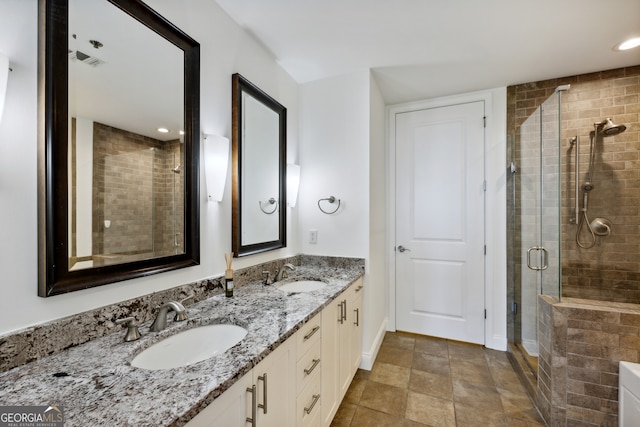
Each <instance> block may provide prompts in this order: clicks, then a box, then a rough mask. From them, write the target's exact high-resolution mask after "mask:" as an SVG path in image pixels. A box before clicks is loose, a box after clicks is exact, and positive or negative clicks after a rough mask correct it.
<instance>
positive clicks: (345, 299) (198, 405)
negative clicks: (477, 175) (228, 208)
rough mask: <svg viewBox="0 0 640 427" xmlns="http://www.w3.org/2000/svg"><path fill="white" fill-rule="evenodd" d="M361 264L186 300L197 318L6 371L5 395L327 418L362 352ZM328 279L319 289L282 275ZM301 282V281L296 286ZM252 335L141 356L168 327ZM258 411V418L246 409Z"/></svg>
mask: <svg viewBox="0 0 640 427" xmlns="http://www.w3.org/2000/svg"><path fill="white" fill-rule="evenodd" d="M363 273H364V271H363V268H362V266H358V267H353V268H338V267H328V266H322V265H314V266H298V267H297V268H296V270H295V271H294V272H292V273H290V277H289V278H288V279H285V280H283V281H281V282H276V283H275V284H273V285H270V286H266V285H264V284H263V283H262V282H261V281H255V282H252V283H249V284H246V285H244V286H242V287H240V288H238V289H236V292H235V295H234V297H232V298H226V297H225V296H224V294H222V295H216V296H213V297H211V298H208V299H205V300H203V301H200V302H198V303H195V304H192V305H189V306H187V310H186V311H187V320H186V321H182V322H174V321H172V320H171V317H172V316H170V320H168V322H167V327H166V328H165V329H164V330H162V331H160V332H157V333H154V332H149V323H150V322H146V323H144V324H143V325H142V326H141V327H140V332H141V334H142V338H141V339H140V340H137V341H133V342H124V336H125V330H124V329H123V330H118V332H117V333H112V334H110V335H107V336H104V337H101V338H97V339H94V340H91V341H89V342H87V343H84V344H81V345H78V346H75V347H71V348H69V349H67V350H64V351H61V352H59V353H56V354H53V355H51V356H47V357H44V358H41V359H39V360H36V361H34V362H31V363H27V364H26V365H23V366H19V367H16V368H13V369H10V370H8V371H6V372H4V373H2V374H0V402H2V404H3V405H34V404H38V405H40V404H41V405H60V406H62V407H63V408H64V412H65V421H66V423H65V425H67V426H88V425H114V426H115V425H117V426H126V425H131V426H143V425H153V426H181V425H189V426H192V427H193V426H196V427H198V426H213V425H216V426H220V425H224V426H233V425H238V426H247V425H257V426H268V425H278V426H286V425H289V426H309V425H317V426H320V425H329V424H330V422H331V420H332V419H333V416H334V415H335V412H336V410H337V408H338V406H339V404H340V401H341V400H342V398H343V396H344V394H345V393H346V390H347V388H348V386H349V384H350V382H351V380H352V378H353V375H354V374H355V371H356V369H357V367H358V365H359V363H360V358H361V352H362V349H361V336H362V330H361V324H362V323H361V321H362V294H363V291H364V288H363V277H362V276H363ZM299 280H303V281H309V280H316V281H321V282H322V285H321V286H320V287H319V288H317V289H313V290H309V291H306V290H304V289H302V290H299V291H296V292H291V291H286V290H280V289H279V286H281V285H283V284H286V283H289V282H295V281H299ZM294 289H295V287H294ZM213 324H231V325H237V326H240V327H242V328H244V329H246V330H247V334H246V336H245V337H244V338H243V339H242V340H241V341H239V342H238V343H237V344H236V345H234V346H233V347H231V348H230V349H228V350H227V351H224V352H223V353H221V354H217V355H214V356H212V357H210V358H208V359H206V360H203V361H201V362H197V363H194V364H190V365H187V366H180V367H177V368H172V369H157V370H150V369H143V368H136V367H133V366H132V365H131V361H132V360H133V359H134V358H135V357H136V356H137V355H138V354H140V353H141V352H143V351H144V350H146V349H147V348H149V347H151V346H152V345H153V344H156V343H158V342H160V341H162V340H163V339H165V338H167V337H170V336H173V335H175V334H177V333H179V332H181V331H186V330H189V329H192V328H197V327H199V326H207V325H213ZM247 420H249V421H247Z"/></svg>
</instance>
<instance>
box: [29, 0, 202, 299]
mask: <svg viewBox="0 0 640 427" xmlns="http://www.w3.org/2000/svg"><path fill="white" fill-rule="evenodd" d="M105 1H109V2H110V3H112V4H113V5H114V6H115V7H118V8H120V9H121V10H122V11H124V12H125V13H127V14H129V15H130V16H131V17H133V18H135V19H136V20H137V21H138V22H140V24H141V25H145V26H147V27H148V28H150V29H151V30H153V31H154V32H155V33H157V34H158V37H164V38H165V39H166V40H168V41H169V42H171V43H173V44H174V45H175V46H176V47H178V48H179V49H181V50H182V51H183V52H184V94H185V95H184V115H185V117H184V126H185V128H184V131H185V135H184V150H185V159H186V161H185V163H186V164H185V166H184V174H185V203H184V204H185V213H184V215H185V216H184V218H185V243H184V245H185V248H184V249H185V250H184V253H182V254H178V255H171V256H166V257H161V258H149V259H145V260H141V261H135V262H129V263H124V264H116V265H108V266H103V267H95V268H87V269H82V270H77V271H70V270H69V250H68V247H69V241H68V239H69V238H68V230H69V225H68V224H69V221H68V215H69V209H68V198H69V196H68V194H69V193H68V147H67V146H68V143H67V141H68V131H69V129H68V128H69V126H68V80H67V79H68V77H67V76H68V71H69V65H68V49H67V46H68V33H69V31H68V16H69V4H68V0H40V3H39V12H38V13H39V24H38V26H39V41H38V45H39V46H38V51H39V58H38V71H39V80H38V93H39V100H38V110H39V111H38V127H39V129H38V140H39V143H38V144H39V146H38V240H39V242H38V268H39V273H38V295H39V296H41V297H48V296H52V295H58V294H62V293H66V292H72V291H77V290H80V289H85V288H90V287H94V286H99V285H105V284H108V283H113V282H118V281H122V280H128V279H133V278H136V277H142V276H147V275H151V274H157V273H162V272H166V271H170V270H175V269H178V268H184V267H188V266H192V265H197V264H199V262H200V210H199V184H198V180H199V146H200V45H199V44H198V43H197V42H196V41H195V40H193V39H191V38H190V37H189V36H188V35H186V34H185V33H184V32H183V31H181V30H180V29H179V28H177V27H175V26H174V25H173V24H171V23H170V22H169V21H167V20H166V19H165V18H163V17H162V16H160V15H159V14H158V13H156V12H155V11H154V10H152V9H150V8H149V7H148V6H147V5H146V4H144V3H143V2H141V1H138V0H105ZM114 31H117V29H115V28H114Z"/></svg>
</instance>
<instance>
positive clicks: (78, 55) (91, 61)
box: [69, 50, 104, 67]
mask: <svg viewBox="0 0 640 427" xmlns="http://www.w3.org/2000/svg"><path fill="white" fill-rule="evenodd" d="M69 59H70V60H71V61H73V62H76V61H80V62H82V63H83V64H87V65H90V66H92V67H97V66H98V65H101V64H104V61H103V60H102V59H99V58H96V57H95V56H90V55H87V54H86V53H83V52H80V51H79V50H70V51H69Z"/></svg>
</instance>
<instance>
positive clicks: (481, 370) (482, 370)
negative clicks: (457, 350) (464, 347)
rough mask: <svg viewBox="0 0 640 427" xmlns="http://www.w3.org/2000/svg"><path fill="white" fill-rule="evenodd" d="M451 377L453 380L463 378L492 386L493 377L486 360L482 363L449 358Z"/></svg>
mask: <svg viewBox="0 0 640 427" xmlns="http://www.w3.org/2000/svg"><path fill="white" fill-rule="evenodd" d="M451 378H452V379H453V380H464V381H468V382H472V383H478V384H484V385H490V386H493V385H494V383H493V377H492V376H491V372H490V371H489V366H487V364H486V362H485V363H483V364H480V363H476V362H466V361H463V360H458V359H451Z"/></svg>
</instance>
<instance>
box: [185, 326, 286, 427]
mask: <svg viewBox="0 0 640 427" xmlns="http://www.w3.org/2000/svg"><path fill="white" fill-rule="evenodd" d="M295 355H296V346H295V342H294V340H292V339H288V340H287V341H285V342H284V343H282V344H280V345H279V346H278V348H276V349H275V350H274V351H273V352H271V353H270V354H269V355H268V356H267V357H265V358H264V360H262V361H261V362H260V363H259V364H258V365H257V366H256V367H254V368H253V369H252V370H251V371H249V372H248V373H247V374H245V375H244V376H243V377H242V378H241V379H240V380H238V381H237V382H236V383H235V384H234V385H233V386H231V387H230V388H229V389H228V390H227V391H225V392H224V393H222V395H220V396H219V397H218V398H217V399H216V400H214V401H213V402H212V403H211V404H210V405H209V406H207V407H206V408H205V409H203V410H202V411H201V412H200V413H199V414H198V415H196V416H195V417H194V418H193V419H191V421H189V422H188V423H187V424H186V425H187V426H188V427H220V426H225V427H227V426H229V427H232V426H238V427H244V426H249V425H253V426H256V427H268V426H277V427H286V426H290V427H293V426H294V425H295V419H294V409H295V399H296V388H295V387H296V379H295V372H294V369H293V368H292V367H293V366H295V361H296V359H295ZM253 393H255V399H256V400H255V402H254V401H253ZM254 405H255V407H254ZM253 414H255V420H253V422H252V421H250V419H252V418H254V415H253Z"/></svg>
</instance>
